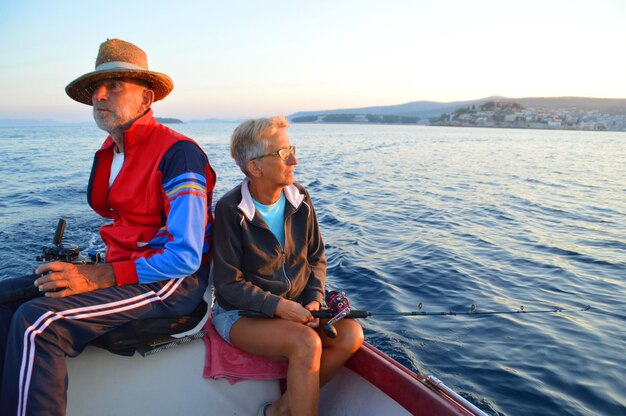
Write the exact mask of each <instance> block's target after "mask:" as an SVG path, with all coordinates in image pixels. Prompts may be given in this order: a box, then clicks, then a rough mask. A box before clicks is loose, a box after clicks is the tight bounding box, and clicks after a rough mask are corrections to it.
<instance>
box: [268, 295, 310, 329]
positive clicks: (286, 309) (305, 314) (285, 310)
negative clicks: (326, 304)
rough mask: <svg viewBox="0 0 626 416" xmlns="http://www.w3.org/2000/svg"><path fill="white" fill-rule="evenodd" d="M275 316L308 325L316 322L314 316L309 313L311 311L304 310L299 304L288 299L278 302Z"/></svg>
mask: <svg viewBox="0 0 626 416" xmlns="http://www.w3.org/2000/svg"><path fill="white" fill-rule="evenodd" d="M316 303H317V302H316ZM309 305H310V304H309ZM309 305H307V306H309ZM275 314H276V316H278V317H279V318H282V319H286V320H288V321H294V322H300V323H302V324H307V325H309V323H310V322H311V321H314V320H315V319H314V318H313V315H311V312H309V309H306V308H304V307H303V306H302V305H300V304H299V303H297V302H294V301H292V300H287V299H281V300H280V301H278V306H277V307H276V312H275Z"/></svg>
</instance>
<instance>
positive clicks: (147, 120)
mask: <svg viewBox="0 0 626 416" xmlns="http://www.w3.org/2000/svg"><path fill="white" fill-rule="evenodd" d="M156 124H157V121H156V119H155V118H154V116H153V112H152V109H151V108H150V109H148V111H146V113H145V114H144V115H143V116H141V117H139V118H138V119H137V120H135V122H134V123H133V124H132V125H131V126H130V127H129V128H128V130H126V131H125V132H124V153H126V151H127V149H132V148H133V147H135V146H137V145H138V144H140V143H141V142H143V141H144V140H146V139H147V138H148V136H149V133H150V131H151V130H152V129H153V128H154V127H155V126H156ZM114 145H115V142H114V141H113V138H111V136H109V137H107V138H106V140H105V141H104V143H103V144H102V148H101V149H102V150H107V149H109V148H112V147H113V146H114Z"/></svg>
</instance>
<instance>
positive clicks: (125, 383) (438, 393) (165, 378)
mask: <svg viewBox="0 0 626 416" xmlns="http://www.w3.org/2000/svg"><path fill="white" fill-rule="evenodd" d="M195 338H197V339H195V340H191V341H189V342H184V343H182V342H176V341H175V342H173V343H171V344H169V345H168V347H169V346H175V348H157V349H155V350H153V352H154V351H158V352H157V353H150V354H145V356H142V354H139V353H136V354H135V355H133V356H131V357H124V356H120V355H115V354H112V353H111V352H109V351H107V350H104V349H101V348H97V347H95V346H88V347H87V348H86V349H85V351H84V352H83V353H82V354H81V355H79V356H78V357H75V358H68V359H67V360H68V376H69V384H68V393H67V394H68V406H67V415H68V416H84V415H90V416H105V415H106V416H109V415H116V416H120V415H133V416H143V415H154V416H159V415H181V416H182V415H185V416H200V415H220V416H221V415H242V416H243V415H257V412H258V409H259V408H260V407H261V406H262V404H263V403H266V402H269V401H274V400H276V399H278V397H279V396H280V394H281V388H282V387H281V386H284V383H281V381H280V380H244V381H241V382H238V383H236V384H232V385H231V384H230V383H229V382H228V381H227V380H226V379H207V378H204V377H203V367H204V359H205V345H204V343H203V342H202V340H200V339H199V338H200V337H195ZM183 339H184V338H183ZM187 339H188V340H189V339H193V337H192V338H187ZM319 415H328V416H335V415H359V416H367V415H385V416H396V415H397V416H401V415H417V416H420V415H437V416H448V415H450V416H452V415H455V416H483V415H485V413H483V412H482V411H481V410H480V409H478V408H477V407H476V406H474V405H473V404H471V403H470V402H468V401H467V400H465V399H464V398H463V397H461V396H460V395H458V394H457V393H455V392H454V391H453V390H452V389H450V388H448V387H447V386H446V385H445V384H444V383H442V382H441V381H439V380H438V379H437V378H435V377H433V376H424V375H421V374H417V373H414V372H413V371H411V370H409V369H408V368H406V367H404V366H402V365H401V364H400V363H398V362H397V361H396V360H394V359H392V358H391V357H389V356H388V355H386V354H385V353H383V352H382V351H380V350H378V349H377V348H375V347H374V346H372V345H370V344H368V343H367V342H366V343H364V344H363V346H362V347H361V349H360V350H359V351H358V352H357V353H356V354H355V355H354V356H353V357H352V358H351V359H350V360H349V361H348V362H347V363H346V366H345V367H344V368H343V369H342V370H341V371H340V373H339V374H338V375H337V376H336V377H335V378H333V380H331V382H330V383H328V384H327V385H326V386H324V387H323V388H322V390H321V392H320V406H319Z"/></svg>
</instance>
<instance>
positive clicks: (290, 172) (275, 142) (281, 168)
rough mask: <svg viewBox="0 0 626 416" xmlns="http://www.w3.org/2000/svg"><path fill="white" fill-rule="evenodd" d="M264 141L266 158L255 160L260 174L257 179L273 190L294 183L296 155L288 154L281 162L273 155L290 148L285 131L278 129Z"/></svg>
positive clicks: (278, 157)
mask: <svg viewBox="0 0 626 416" xmlns="http://www.w3.org/2000/svg"><path fill="white" fill-rule="evenodd" d="M265 141H266V143H267V151H266V153H267V154H268V156H265V157H263V158H261V159H257V162H259V166H260V168H261V172H262V174H261V175H260V176H259V177H258V178H257V179H258V180H259V181H262V182H264V184H265V185H267V186H268V187H271V188H275V189H278V188H284V187H285V186H288V185H291V184H292V183H293V182H294V166H295V165H297V164H298V159H297V158H296V155H295V154H294V153H290V154H289V157H288V158H287V160H282V159H281V158H280V156H278V154H276V153H273V152H276V151H277V150H280V149H288V148H289V147H290V146H291V142H290V141H289V137H287V131H286V129H278V131H277V132H276V134H274V135H273V136H272V137H269V138H266V139H265ZM271 153H273V154H271Z"/></svg>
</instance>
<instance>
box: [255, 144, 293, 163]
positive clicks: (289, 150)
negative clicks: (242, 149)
mask: <svg viewBox="0 0 626 416" xmlns="http://www.w3.org/2000/svg"><path fill="white" fill-rule="evenodd" d="M291 155H294V156H295V155H296V146H289V147H285V148H284V149H278V150H277V151H275V152H272V153H268V154H265V155H262V156H257V157H253V158H252V159H250V160H256V159H261V158H264V157H266V156H278V157H279V158H281V159H282V160H285V161H286V160H287V159H289V156H291Z"/></svg>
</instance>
